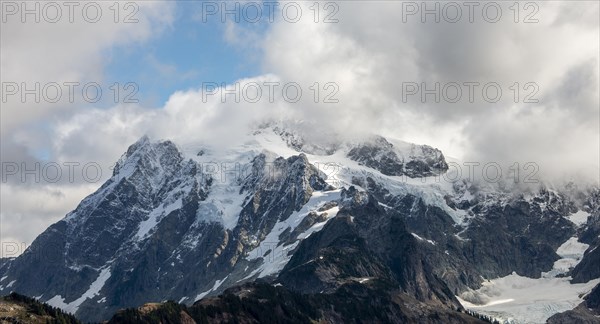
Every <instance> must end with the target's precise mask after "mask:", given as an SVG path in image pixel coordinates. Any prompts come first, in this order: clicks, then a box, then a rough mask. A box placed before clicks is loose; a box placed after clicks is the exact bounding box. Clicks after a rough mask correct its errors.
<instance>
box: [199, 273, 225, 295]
mask: <svg viewBox="0 0 600 324" xmlns="http://www.w3.org/2000/svg"><path fill="white" fill-rule="evenodd" d="M228 277H229V275H227V276H226V277H225V278H223V279H221V280H217V281H215V284H214V285H213V287H212V288H211V289H209V290H207V291H205V292H203V293H200V294H198V296H196V299H194V302H196V301H198V300H200V299H202V298H204V296H206V295H208V294H209V293H211V292H213V291H215V290H217V289H218V288H219V287H220V286H221V284H223V282H224V281H225V280H227V278H228Z"/></svg>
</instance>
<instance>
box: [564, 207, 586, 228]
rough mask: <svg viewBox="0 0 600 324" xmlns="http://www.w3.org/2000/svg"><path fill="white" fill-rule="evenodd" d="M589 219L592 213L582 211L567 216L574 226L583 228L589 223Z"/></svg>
mask: <svg viewBox="0 0 600 324" xmlns="http://www.w3.org/2000/svg"><path fill="white" fill-rule="evenodd" d="M588 217H590V213H588V212H586V211H583V210H580V211H578V212H576V213H574V214H571V215H569V216H567V219H568V220H570V221H571V222H572V223H573V224H575V225H577V226H581V225H583V224H585V223H587V220H588Z"/></svg>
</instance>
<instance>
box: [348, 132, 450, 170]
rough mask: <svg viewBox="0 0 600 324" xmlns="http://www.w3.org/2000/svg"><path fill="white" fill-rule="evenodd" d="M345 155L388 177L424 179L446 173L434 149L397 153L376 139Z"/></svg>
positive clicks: (446, 166)
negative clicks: (405, 176)
mask: <svg viewBox="0 0 600 324" xmlns="http://www.w3.org/2000/svg"><path fill="white" fill-rule="evenodd" d="M402 154H407V156H403V155H402ZM347 155H348V157H349V158H350V159H352V160H353V161H356V162H358V163H360V164H362V165H365V166H367V167H369V168H372V169H375V170H378V171H379V172H381V173H383V174H385V175H389V176H402V175H407V176H409V177H411V178H416V177H427V176H432V175H436V174H440V173H441V172H443V171H446V170H448V165H447V164H446V161H445V159H444V155H443V154H442V152H440V151H439V150H437V149H434V148H432V147H429V146H426V145H423V146H417V145H414V144H412V145H411V149H410V152H400V151H399V150H397V149H396V148H395V147H394V145H392V144H391V143H390V142H388V141H387V140H386V139H385V138H383V137H379V136H377V137H375V138H373V140H372V141H369V142H365V143H361V144H359V145H357V146H355V147H353V148H352V149H351V150H350V151H349V152H348V154H347Z"/></svg>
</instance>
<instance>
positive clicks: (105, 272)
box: [46, 268, 111, 314]
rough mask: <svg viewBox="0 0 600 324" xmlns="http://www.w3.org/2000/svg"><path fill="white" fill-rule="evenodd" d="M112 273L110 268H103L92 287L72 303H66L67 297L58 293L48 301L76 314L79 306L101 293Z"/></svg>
mask: <svg viewBox="0 0 600 324" xmlns="http://www.w3.org/2000/svg"><path fill="white" fill-rule="evenodd" d="M110 274H111V273H110V268H104V269H102V270H101V271H100V274H99V275H98V278H96V280H95V281H94V282H92V284H91V285H90V288H88V290H87V291H86V292H85V293H83V295H81V297H79V298H77V299H76V300H74V301H72V302H70V303H65V299H64V298H63V297H62V296H61V295H56V296H54V297H52V298H50V299H49V300H47V301H46V303H47V304H48V305H50V306H54V307H58V308H60V309H62V310H64V311H65V312H68V313H71V314H75V313H76V312H77V310H78V309H79V306H81V304H82V303H83V302H84V301H85V300H86V299H91V298H94V297H95V296H98V295H99V293H100V290H101V289H102V287H104V283H106V280H108V278H110Z"/></svg>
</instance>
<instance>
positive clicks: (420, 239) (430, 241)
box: [410, 233, 436, 245]
mask: <svg viewBox="0 0 600 324" xmlns="http://www.w3.org/2000/svg"><path fill="white" fill-rule="evenodd" d="M410 234H412V236H414V237H415V238H416V239H417V240H419V241H425V242H427V243H429V244H432V245H435V244H436V243H435V242H434V241H432V240H428V239H424V238H422V237H420V236H419V235H417V234H415V233H410Z"/></svg>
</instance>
